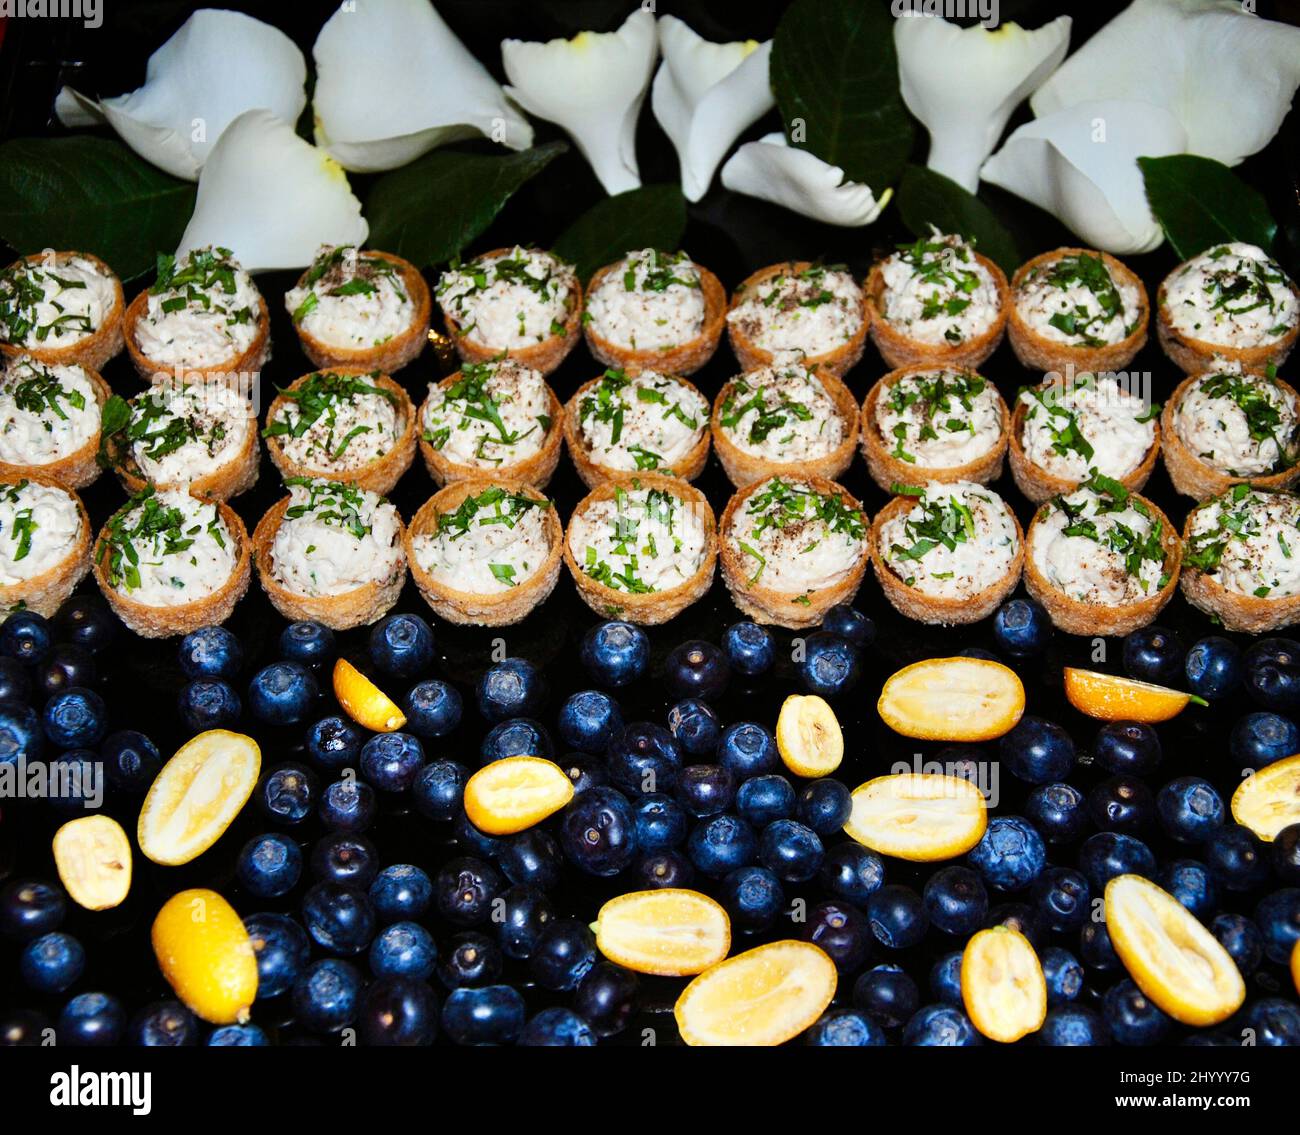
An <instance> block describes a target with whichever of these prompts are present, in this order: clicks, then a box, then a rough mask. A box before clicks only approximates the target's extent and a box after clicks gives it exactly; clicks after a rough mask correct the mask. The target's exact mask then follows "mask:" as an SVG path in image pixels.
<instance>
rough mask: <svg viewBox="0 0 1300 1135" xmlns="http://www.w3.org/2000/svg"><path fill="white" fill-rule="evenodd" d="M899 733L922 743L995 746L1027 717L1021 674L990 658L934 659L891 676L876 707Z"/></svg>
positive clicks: (915, 664) (907, 667)
mask: <svg viewBox="0 0 1300 1135" xmlns="http://www.w3.org/2000/svg"><path fill="white" fill-rule="evenodd" d="M876 709H877V710H878V711H879V713H880V716H881V719H882V720H883V721H884V722H885V724H886V725H888V726H889V727H890V729H892V730H893V731H894V732H895V733H901V734H902V735H903V736H904V737H914V738H916V739H917V740H918V741H991V740H993V739H994V738H995V737H1001V736H1002V734H1004V733H1006V732H1008V731H1009V730H1010V729H1011V728H1012V727H1013V726H1014V725H1015V724H1016V722H1017V721H1019V720H1020V715H1021V714H1022V713H1024V712H1025V687H1024V686H1023V685H1021V683H1020V679H1019V678H1018V677H1016V672H1015V671H1014V670H1011V669H1010V668H1008V667H1006V666H1003V665H1002V663H1001V662H991V661H989V660H988V659H985V658H931V659H928V660H926V661H925V662H914V663H912V665H911V666H904V667H903V668H902V669H901V670H899V671H898V673H897V674H893V675H891V676H890V678H889V679H888V681H886V682H885V685H884V688H883V689H882V690H881V691H880V701H879V702H877V703H876Z"/></svg>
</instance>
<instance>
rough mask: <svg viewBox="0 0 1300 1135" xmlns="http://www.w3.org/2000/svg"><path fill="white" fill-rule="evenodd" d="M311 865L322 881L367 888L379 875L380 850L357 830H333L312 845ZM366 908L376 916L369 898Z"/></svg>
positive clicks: (359, 888)
mask: <svg viewBox="0 0 1300 1135" xmlns="http://www.w3.org/2000/svg"><path fill="white" fill-rule="evenodd" d="M310 864H311V873H312V875H313V876H314V877H315V878H317V879H319V880H321V881H322V882H325V883H342V884H344V885H346V886H349V887H356V888H357V889H358V890H363V891H364V890H366V889H367V888H369V886H370V884H371V883H373V882H374V881H375V876H376V875H378V874H379V852H378V851H377V850H376V849H375V845H374V844H373V843H371V842H370V841H369V840H368V839H366V837H365V836H363V835H360V834H359V833H357V832H331V833H330V834H329V835H323V836H321V837H320V839H318V840H317V841H316V842H315V843H314V844H313V845H312V849H311V859H310ZM366 908H367V909H368V910H370V912H371V915H372V917H373V914H374V911H373V908H371V907H370V899H369V897H367V898H366ZM344 952H345V953H346V951H344Z"/></svg>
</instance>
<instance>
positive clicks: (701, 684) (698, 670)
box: [664, 639, 731, 701]
mask: <svg viewBox="0 0 1300 1135" xmlns="http://www.w3.org/2000/svg"><path fill="white" fill-rule="evenodd" d="M730 680H731V663H730V662H728V661H727V656H726V654H724V653H723V651H722V649H721V648H720V647H718V646H716V645H714V644H713V643H711V642H705V641H703V640H702V639H692V640H691V641H689V642H684V643H682V644H680V645H679V646H676V647H674V648H673V649H672V650H671V651H669V653H668V657H667V659H665V661H664V684H665V685H666V686H667V688H668V692H669V693H670V694H671V695H672V696H673V697H676V698H699V699H700V700H702V701H713V700H714V699H716V698H719V697H721V696H722V693H723V691H724V690H726V688H727V683H728V682H729V681H730Z"/></svg>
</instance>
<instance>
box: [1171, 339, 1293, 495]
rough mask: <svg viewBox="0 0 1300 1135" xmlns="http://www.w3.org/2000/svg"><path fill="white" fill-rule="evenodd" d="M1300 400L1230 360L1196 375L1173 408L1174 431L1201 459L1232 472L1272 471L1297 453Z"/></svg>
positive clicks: (1231, 474) (1246, 473)
mask: <svg viewBox="0 0 1300 1135" xmlns="http://www.w3.org/2000/svg"><path fill="white" fill-rule="evenodd" d="M1297 425H1298V423H1297V415H1296V399H1295V396H1294V395H1293V394H1292V393H1291V392H1290V391H1288V390H1284V389H1283V388H1282V387H1281V386H1279V385H1278V384H1277V383H1276V382H1274V381H1273V380H1272V379H1270V378H1266V377H1264V376H1263V375H1257V374H1242V373H1241V367H1240V365H1237V364H1229V365H1227V366H1224V367H1221V368H1220V369H1219V371H1218V372H1217V373H1215V374H1210V375H1203V376H1201V377H1200V378H1198V379H1197V380H1196V381H1195V382H1194V383H1193V384H1192V386H1191V387H1190V388H1189V389H1188V391H1187V393H1186V394H1184V395H1183V398H1182V401H1180V402H1179V403H1178V406H1177V407H1176V409H1175V410H1174V431H1175V432H1176V433H1177V434H1178V436H1179V438H1180V439H1181V440H1182V443H1183V444H1184V445H1185V446H1187V448H1188V449H1189V450H1191V452H1192V453H1194V454H1195V455H1196V456H1197V457H1198V458H1200V460H1202V461H1204V462H1205V463H1206V464H1207V465H1212V466H1214V468H1216V469H1218V470H1219V471H1220V472H1223V473H1227V474H1228V475H1229V476H1232V477H1250V476H1254V475H1257V474H1261V473H1272V472H1274V471H1276V470H1277V469H1279V468H1280V467H1282V466H1284V465H1287V464H1289V463H1290V462H1291V461H1293V460H1294V458H1295V454H1296V430H1297Z"/></svg>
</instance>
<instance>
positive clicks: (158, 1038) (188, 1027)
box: [127, 1001, 200, 1048]
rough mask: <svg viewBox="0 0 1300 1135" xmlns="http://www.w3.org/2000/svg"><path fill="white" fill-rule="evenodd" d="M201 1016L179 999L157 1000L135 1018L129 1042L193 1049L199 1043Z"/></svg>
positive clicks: (146, 1045)
mask: <svg viewBox="0 0 1300 1135" xmlns="http://www.w3.org/2000/svg"><path fill="white" fill-rule="evenodd" d="M199 1033H200V1029H199V1022H198V1019H197V1018H196V1017H195V1016H194V1014H193V1013H191V1012H190V1011H189V1010H188V1009H187V1008H186V1007H185V1006H184V1005H182V1004H181V1003H180V1002H179V1001H157V1002H155V1003H154V1004H152V1005H147V1006H145V1008H143V1009H141V1010H140V1012H138V1013H137V1014H136V1015H135V1016H134V1017H133V1018H132V1020H131V1025H130V1028H129V1029H128V1030H127V1042H128V1043H129V1044H135V1045H139V1046H140V1047H142V1048H190V1047H193V1046H194V1045H196V1044H198V1043H199Z"/></svg>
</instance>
